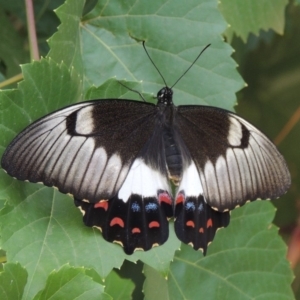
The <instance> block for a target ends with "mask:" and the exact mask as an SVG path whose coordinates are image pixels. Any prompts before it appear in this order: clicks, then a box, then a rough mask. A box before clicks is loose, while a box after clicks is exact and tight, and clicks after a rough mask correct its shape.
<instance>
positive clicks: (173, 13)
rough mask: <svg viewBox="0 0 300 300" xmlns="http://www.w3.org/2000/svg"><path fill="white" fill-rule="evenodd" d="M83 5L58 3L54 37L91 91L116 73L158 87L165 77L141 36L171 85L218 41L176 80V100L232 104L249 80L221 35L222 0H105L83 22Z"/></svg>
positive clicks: (148, 88) (55, 53)
mask: <svg viewBox="0 0 300 300" xmlns="http://www.w3.org/2000/svg"><path fill="white" fill-rule="evenodd" d="M80 5H81V6H82V5H83V4H82V2H80V1H78V2H77V3H76V5H74V2H73V1H66V3H65V4H64V5H63V6H62V7H61V8H60V9H59V10H58V13H59V16H60V18H61V22H62V24H61V25H60V27H59V32H58V33H57V34H55V35H54V36H53V38H51V40H50V44H51V47H52V49H51V51H50V53H49V57H51V58H53V59H54V60H55V61H57V62H60V61H61V60H63V61H64V62H65V63H66V64H67V65H69V64H71V63H72V66H74V68H75V69H76V70H77V72H78V73H80V74H81V72H83V78H84V83H85V88H84V89H85V91H86V90H87V89H89V88H90V86H91V85H96V86H99V85H101V84H103V83H104V82H105V81H106V80H107V79H108V78H112V77H117V79H121V80H122V79H126V80H131V81H138V80H143V88H144V91H145V92H146V93H150V94H151V93H152V94H153V93H154V95H155V94H156V93H157V91H158V90H159V89H160V88H161V87H162V85H163V82H162V79H161V78H160V76H159V74H158V73H157V71H156V70H155V69H154V67H153V66H152V65H151V62H150V60H149V59H148V58H147V56H146V55H145V51H144V50H143V48H142V46H141V44H138V43H137V41H142V40H145V41H146V47H147V49H148V51H149V52H150V55H151V57H152V59H153V60H154V62H155V64H156V65H157V66H158V68H159V70H160V71H161V73H162V74H163V75H164V77H165V79H166V81H167V83H168V84H169V85H172V84H173V83H175V81H176V80H177V79H178V78H179V77H180V76H181V75H182V74H183V72H184V71H185V70H186V69H187V68H188V67H189V66H190V65H191V63H192V62H193V60H194V59H195V58H196V57H197V55H198V54H199V52H200V51H201V50H202V49H203V48H204V46H206V45H207V44H209V43H211V44H212V45H211V47H210V48H209V49H208V50H206V51H205V53H204V54H203V55H202V58H200V59H199V60H198V62H197V64H196V65H195V66H193V68H192V69H191V70H190V71H189V73H188V74H187V75H186V76H184V78H182V79H181V81H180V82H179V83H178V84H177V85H176V87H175V88H174V90H175V96H174V101H175V103H176V104H193V103H197V104H210V105H217V106H220V107H224V108H227V109H232V106H233V104H234V103H235V92H236V91H237V90H239V89H240V88H241V87H242V86H243V82H242V81H241V79H240V77H239V75H238V73H237V72H236V71H235V67H236V65H235V63H234V62H233V61H232V59H231V58H230V55H231V52H232V50H231V49H230V47H229V46H228V45H227V44H225V43H224V42H222V41H221V33H222V32H223V31H224V30H225V23H224V20H223V19H222V16H221V15H220V13H219V12H218V9H217V1H211V0H201V1H198V0H189V1H186V2H185V3H184V5H182V3H181V2H180V1H178V0H177V1H175V0H173V1H168V2H165V3H164V2H162V1H158V0H155V1H150V2H149V1H146V0H142V1H141V2H139V3H138V4H136V2H135V1H133V0H131V1H126V4H124V3H123V2H122V1H120V2H119V1H114V2H110V3H109V4H105V5H104V3H103V2H102V1H99V2H98V4H97V5H96V7H95V9H94V10H93V11H92V12H90V13H89V14H88V15H86V16H85V17H84V18H83V20H82V22H81V23H80V24H79V23H78V19H79V17H80V7H79V6H80ZM112 20H113V21H112ZM179 23H180V25H179ZM161 28H164V30H163V31H162V30H160V29H161ZM186 32H188V34H186ZM66 49H68V50H67V51H66ZM82 64H83V65H82ZM83 66H84V68H83ZM174 70H176V72H174Z"/></svg>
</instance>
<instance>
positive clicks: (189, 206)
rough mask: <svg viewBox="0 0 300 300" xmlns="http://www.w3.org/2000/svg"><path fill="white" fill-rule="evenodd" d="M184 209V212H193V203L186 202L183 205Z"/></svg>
mask: <svg viewBox="0 0 300 300" xmlns="http://www.w3.org/2000/svg"><path fill="white" fill-rule="evenodd" d="M185 209H186V210H195V203H194V202H190V201H188V202H186V203H185Z"/></svg>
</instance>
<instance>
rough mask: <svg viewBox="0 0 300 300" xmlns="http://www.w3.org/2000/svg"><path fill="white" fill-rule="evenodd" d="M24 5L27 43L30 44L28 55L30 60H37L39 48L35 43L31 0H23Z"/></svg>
mask: <svg viewBox="0 0 300 300" xmlns="http://www.w3.org/2000/svg"><path fill="white" fill-rule="evenodd" d="M25 6H26V16H27V28H28V35H29V45H30V57H31V59H32V60H39V59H40V55H39V48H38V44H37V38H36V30H35V20H34V10H33V4H32V0H25Z"/></svg>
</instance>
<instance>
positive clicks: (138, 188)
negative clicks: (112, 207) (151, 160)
mask: <svg viewBox="0 0 300 300" xmlns="http://www.w3.org/2000/svg"><path fill="white" fill-rule="evenodd" d="M158 190H163V191H168V192H169V190H170V188H169V183H168V180H167V176H165V175H164V174H162V173H160V172H159V171H157V170H154V169H152V168H151V167H150V166H148V165H146V163H145V162H144V161H143V160H142V159H141V158H137V159H136V160H135V161H134V162H133V164H132V166H131V168H130V170H129V173H128V175H127V177H126V179H125V181H124V183H123V185H122V187H121V189H120V190H119V193H118V197H119V199H122V200H123V201H124V202H126V201H127V200H128V199H129V197H130V195H132V194H138V195H141V196H142V198H145V197H157V192H158Z"/></svg>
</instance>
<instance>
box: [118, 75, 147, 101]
mask: <svg viewBox="0 0 300 300" xmlns="http://www.w3.org/2000/svg"><path fill="white" fill-rule="evenodd" d="M118 83H119V84H121V85H122V86H124V87H125V88H126V89H127V90H129V91H131V92H134V93H137V94H138V95H139V96H140V97H141V98H142V99H143V101H144V102H147V101H146V99H145V98H144V97H143V95H142V94H141V93H140V92H139V91H137V90H134V89H132V88H130V87H128V86H127V85H125V84H124V83H122V82H121V81H119V80H118Z"/></svg>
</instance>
